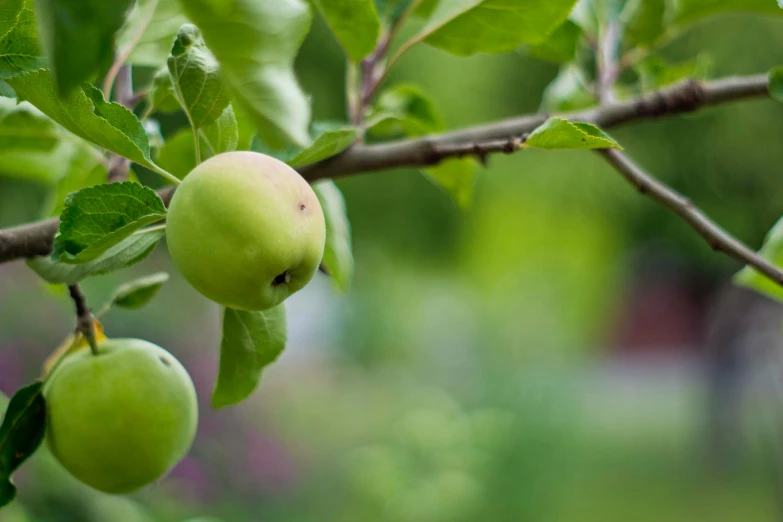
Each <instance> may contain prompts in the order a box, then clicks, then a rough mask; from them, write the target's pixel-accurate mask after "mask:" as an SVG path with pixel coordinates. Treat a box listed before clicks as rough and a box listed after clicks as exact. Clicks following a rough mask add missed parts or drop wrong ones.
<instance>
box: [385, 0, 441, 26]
mask: <svg viewBox="0 0 783 522" xmlns="http://www.w3.org/2000/svg"><path fill="white" fill-rule="evenodd" d="M411 2H412V0H375V2H374V3H375V9H376V11H377V12H378V16H379V17H380V18H381V20H383V21H384V22H385V24H384V25H385V26H391V25H392V24H393V23H394V22H396V21H397V20H399V18H400V16H402V13H404V12H405V10H406V9H407V8H408V6H409V5H411ZM432 3H433V0H425V1H420V2H419V9H420V8H421V7H422V6H423V5H424V4H432ZM422 16H428V14H427V15H422Z"/></svg>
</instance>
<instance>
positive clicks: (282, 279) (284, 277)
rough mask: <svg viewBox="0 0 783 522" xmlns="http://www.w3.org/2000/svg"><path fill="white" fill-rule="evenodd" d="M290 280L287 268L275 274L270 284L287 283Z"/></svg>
mask: <svg viewBox="0 0 783 522" xmlns="http://www.w3.org/2000/svg"><path fill="white" fill-rule="evenodd" d="M290 280H291V274H289V273H288V270H286V271H285V272H283V273H282V274H277V275H276V276H275V278H274V279H272V286H280V285H284V284H286V283H288V282H289V281H290Z"/></svg>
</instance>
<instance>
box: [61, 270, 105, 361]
mask: <svg viewBox="0 0 783 522" xmlns="http://www.w3.org/2000/svg"><path fill="white" fill-rule="evenodd" d="M68 292H69V293H70V294H71V299H73V302H74V304H75V305H76V333H77V334H81V335H83V336H84V338H85V339H86V340H87V343H88V344H89V345H90V351H91V352H92V354H93V355H98V354H99V352H98V342H97V341H96V340H95V318H94V317H93V315H92V312H91V311H90V308H89V307H88V306H87V298H85V297H84V294H83V293H82V289H81V288H79V285H78V284H73V285H68Z"/></svg>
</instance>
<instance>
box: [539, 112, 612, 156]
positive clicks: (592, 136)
mask: <svg viewBox="0 0 783 522" xmlns="http://www.w3.org/2000/svg"><path fill="white" fill-rule="evenodd" d="M525 146H526V147H532V148H536V149H609V148H611V149H620V150H622V147H620V145H618V144H617V143H616V142H615V141H614V140H613V139H612V138H610V137H609V136H608V135H607V134H605V133H604V132H603V131H602V130H601V129H599V128H598V127H596V126H595V125H591V124H589V123H583V122H580V121H573V122H572V121H568V120H566V119H563V118H556V117H553V118H549V119H548V120H546V121H545V122H544V123H542V124H541V125H539V126H538V127H537V128H536V130H534V131H533V132H532V133H531V134H530V136H528V138H527V140H526V141H525Z"/></svg>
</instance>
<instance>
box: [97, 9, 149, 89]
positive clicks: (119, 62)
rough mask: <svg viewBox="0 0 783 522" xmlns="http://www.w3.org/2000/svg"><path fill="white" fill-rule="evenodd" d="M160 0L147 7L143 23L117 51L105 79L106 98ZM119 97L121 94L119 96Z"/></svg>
mask: <svg viewBox="0 0 783 522" xmlns="http://www.w3.org/2000/svg"><path fill="white" fill-rule="evenodd" d="M157 4H158V0H151V1H150V2H149V3H148V4H147V6H146V8H147V9H148V12H147V16H146V17H145V18H143V19H142V20H141V23H139V24H138V25H137V26H136V33H135V34H134V35H133V36H132V37H131V38H130V39H129V40H128V42H127V43H126V44H125V46H124V47H123V48H122V49H120V50H119V52H118V53H117V56H115V58H114V62H113V63H112V64H111V68H110V69H109V72H108V73H106V78H104V79H103V95H104V96H105V97H106V99H107V100H108V99H110V98H111V87H112V84H113V83H114V79H115V77H116V76H117V74H118V73H119V72H120V69H121V68H122V66H123V65H124V64H125V62H126V61H127V60H128V57H129V56H130V55H131V53H132V52H133V50H134V49H135V48H136V46H137V45H138V43H139V41H140V40H141V37H142V36H143V35H144V31H145V30H146V29H147V26H148V25H149V24H150V22H151V21H152V18H153V17H154V15H155V9H157V7H158V5H157ZM117 98H119V95H118V96H117Z"/></svg>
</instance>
